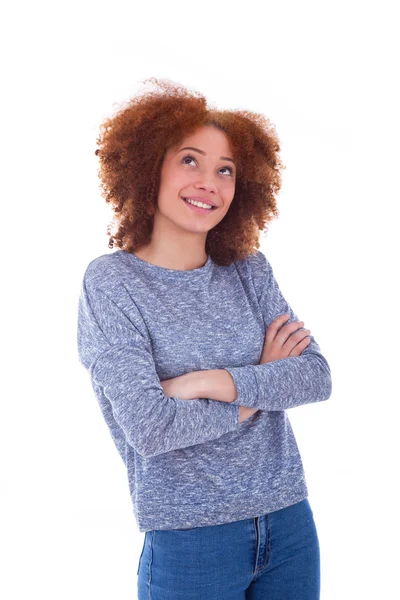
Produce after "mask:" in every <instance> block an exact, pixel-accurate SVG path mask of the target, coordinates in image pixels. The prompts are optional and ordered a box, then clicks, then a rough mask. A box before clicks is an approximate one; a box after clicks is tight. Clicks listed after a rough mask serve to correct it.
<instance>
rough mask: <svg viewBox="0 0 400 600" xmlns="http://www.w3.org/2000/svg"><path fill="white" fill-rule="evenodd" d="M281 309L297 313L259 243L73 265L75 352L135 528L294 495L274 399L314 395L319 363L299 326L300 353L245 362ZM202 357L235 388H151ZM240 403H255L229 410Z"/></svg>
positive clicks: (290, 445) (171, 525) (298, 475)
mask: <svg viewBox="0 0 400 600" xmlns="http://www.w3.org/2000/svg"><path fill="white" fill-rule="evenodd" d="M283 313H289V314H290V319H289V321H288V322H292V321H296V320H299V317H298V316H297V315H296V314H295V313H294V312H293V310H292V308H291V307H290V306H289V304H288V303H287V301H286V300H285V298H284V297H283V295H282V292H281V291H280V288H279V286H278V283H277V282H276V280H275V278H274V274H273V271H272V268H271V265H270V263H269V261H268V260H267V259H266V257H265V255H264V254H263V253H262V252H261V251H259V250H256V253H255V254H252V255H250V256H248V257H247V258H245V259H243V260H240V261H236V262H234V263H232V264H231V265H229V266H227V267H221V266H218V265H216V264H215V263H214V262H213V260H212V259H211V257H210V256H209V257H208V260H207V262H206V264H205V265H204V266H202V267H200V268H197V269H193V270H189V271H181V270H174V269H166V268H164V267H159V266H156V265H152V264H150V263H148V262H146V261H144V260H142V259H140V258H139V257H138V256H136V255H135V254H132V253H129V252H126V251H124V250H116V251H113V252H111V253H108V254H104V255H102V256H99V257H97V258H95V259H93V260H92V261H91V262H90V263H89V265H88V266H87V267H86V270H85V273H84V276H83V282H82V286H81V289H80V296H79V303H78V327H77V345H78V355H79V361H80V363H81V364H82V365H83V366H84V367H85V369H87V371H88V373H89V375H90V379H91V384H92V387H93V390H94V392H95V395H96V398H97V401H98V403H99V405H100V409H101V411H102V414H103V416H104V419H105V422H106V424H107V426H108V428H109V430H110V433H111V436H112V438H113V440H114V443H115V445H116V448H117V450H118V452H119V454H120V456H121V458H122V460H123V461H124V464H125V467H126V470H127V476H128V482H129V490H130V495H131V499H132V505H133V513H134V516H135V519H136V523H137V525H138V528H139V531H141V532H145V531H149V530H152V529H188V528H192V527H202V526H206V525H218V524H223V523H229V522H232V521H238V520H242V519H248V518H251V517H254V516H257V515H261V514H263V513H267V512H271V511H275V510H279V509H281V508H285V507H286V506H290V505H292V504H295V503H296V502H300V500H303V499H304V498H306V497H307V496H308V490H307V484H306V480H305V474H304V470H303V465H302V461H301V457H300V453H299V449H298V446H297V443H296V440H295V437H294V434H293V430H292V427H291V424H290V421H289V417H288V415H287V412H286V411H287V409H290V408H294V407H296V406H301V405H302V404H309V403H311V402H322V401H323V400H327V399H328V398H329V397H330V395H331V392H332V382H331V373H330V368H329V365H328V362H327V360H326V358H325V357H324V356H323V355H322V354H321V350H320V347H319V346H318V344H317V342H316V341H315V339H314V337H313V336H312V335H311V336H310V338H311V342H310V344H309V345H308V346H307V347H306V348H305V350H303V352H302V354H301V355H300V356H295V357H291V358H284V359H280V360H277V361H274V362H270V363H265V364H259V361H260V358H261V353H262V348H263V344H264V340H265V333H266V330H267V328H268V327H269V325H270V324H271V322H272V321H273V320H274V319H275V318H276V317H278V316H279V315H281V314H283ZM208 369H225V370H226V371H228V372H229V373H230V374H231V376H232V378H233V380H234V382H235V386H236V389H237V392H238V395H237V398H236V400H234V401H233V402H231V403H228V402H222V401H218V400H215V399H213V398H196V399H194V400H186V399H184V398H178V397H168V396H166V395H165V394H164V390H163V388H162V386H161V383H160V382H161V381H163V380H164V379H171V378H173V377H177V376H178V375H183V374H185V373H188V372H191V371H201V370H208ZM240 405H242V406H249V407H252V408H257V409H259V410H258V411H257V412H256V413H255V414H254V415H252V416H251V417H250V418H248V419H247V420H245V421H243V422H242V423H239V406H240Z"/></svg>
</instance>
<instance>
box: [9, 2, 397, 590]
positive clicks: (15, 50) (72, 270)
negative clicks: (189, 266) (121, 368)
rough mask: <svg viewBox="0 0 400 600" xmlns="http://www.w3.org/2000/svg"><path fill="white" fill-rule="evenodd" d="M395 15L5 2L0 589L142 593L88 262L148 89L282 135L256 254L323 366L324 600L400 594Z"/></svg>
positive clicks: (303, 411)
mask: <svg viewBox="0 0 400 600" xmlns="http://www.w3.org/2000/svg"><path fill="white" fill-rule="evenodd" d="M395 4H396V3H395V2H394V1H393V2H387V1H386V2H382V1H380V2H379V3H378V2H366V1H364V2H361V1H360V2H354V1H351V0H350V1H349V0H347V1H343V0H342V1H339V2H338V1H335V2H329V3H328V2H321V1H319V2H317V1H310V0H303V1H302V2H294V1H293V2H273V3H272V2H266V3H258V2H254V1H248V2H245V3H242V2H241V3H237V2H224V3H222V2H220V3H218V2H205V1H204V0H201V1H200V0H199V1H194V2H189V3H183V2H171V1H169V2H166V3H164V4H161V3H160V4H157V3H155V2H142V3H140V4H139V3H134V2H121V1H119V2H118V1H115V0H114V1H113V2H111V1H109V2H99V1H97V2H84V1H82V0H81V1H80V2H76V1H74V2H73V1H71V0H70V1H69V2H64V3H61V2H33V3H28V2H19V3H13V4H12V5H11V4H10V5H9V6H8V8H7V9H3V10H2V13H3V14H2V18H1V19H0V20H1V22H2V25H1V30H2V31H1V45H2V53H1V56H2V82H3V86H2V88H3V90H2V92H1V95H0V98H1V113H0V116H1V141H2V144H1V147H2V148H1V159H2V160H1V165H2V167H3V168H2V183H3V193H2V216H3V221H2V233H3V241H4V244H3V251H2V271H3V285H4V287H3V293H2V295H1V303H2V316H3V324H2V332H3V333H2V342H3V343H2V347H3V350H4V354H3V361H2V364H3V367H4V371H3V375H2V378H1V382H2V385H1V388H2V405H1V419H0V423H1V430H0V440H1V446H0V451H1V472H0V499H1V510H0V519H1V521H0V526H1V527H0V529H1V534H0V550H1V553H2V557H1V565H2V575H1V579H0V594H1V596H2V598H4V599H5V600H14V599H25V598H36V597H38V598H39V597H40V598H41V600H50V599H51V600H53V599H55V598H56V599H57V600H64V599H68V600H69V599H71V598H74V600H83V599H85V600H87V599H91V598H96V600H100V599H103V598H104V599H110V598H118V600H122V599H127V600H128V599H132V598H134V597H136V571H137V563H138V559H139V555H140V552H141V549H142V544H143V537H144V534H142V533H140V532H139V531H138V529H137V526H136V523H135V520H134V516H133V512H132V508H131V500H130V497H129V489H128V483H127V475H126V472H125V470H124V466H123V463H122V461H121V459H120V457H119V455H118V453H117V451H116V449H115V447H114V445H113V442H112V439H111V437H110V435H109V433H108V430H107V427H106V425H105V423H104V422H103V420H102V416H101V414H100V410H99V407H98V405H97V403H96V399H95V396H94V393H93V391H92V388H91V386H90V381H89V376H88V374H87V373H86V372H85V371H84V369H83V367H82V366H81V365H80V364H79V363H78V358H77V350H76V313H77V301H78V294H79V286H80V283H81V279H82V276H83V272H84V269H85V268H86V266H87V264H88V262H89V261H90V260H92V259H93V258H94V257H96V256H98V255H100V254H105V253H107V252H109V251H110V250H109V249H108V247H107V243H108V237H107V235H106V226H107V224H108V223H109V222H110V220H111V211H110V209H109V208H108V207H107V206H106V204H105V201H104V199H103V198H102V197H101V196H100V188H99V180H98V175H97V168H98V162H97V157H95V155H94V151H95V149H96V145H95V140H96V136H97V135H98V129H99V124H100V122H101V121H102V119H103V118H105V117H106V116H109V115H111V114H112V113H113V112H114V109H115V108H116V103H119V102H124V101H126V100H128V99H129V98H130V97H131V96H132V95H134V94H135V93H136V92H137V91H138V90H139V89H141V83H140V82H141V81H143V80H145V79H147V78H149V77H158V78H168V79H171V80H173V81H175V82H177V83H180V84H183V85H186V86H187V87H189V88H191V89H195V90H198V91H200V92H202V93H203V94H205V95H206V97H207V98H208V100H209V101H210V102H211V103H215V104H216V105H217V107H218V108H229V109H240V110H242V109H247V110H252V111H255V112H261V113H263V114H265V115H266V116H268V117H269V118H270V119H271V121H272V122H273V123H274V124H275V126H276V130H277V133H278V136H279V139H280V142H281V149H282V150H281V156H282V159H283V162H284V163H285V164H286V166H287V168H286V170H285V171H284V172H283V186H282V189H281V192H280V194H279V198H278V201H279V204H278V207H279V210H280V218H279V219H278V220H276V221H274V222H273V223H272V224H271V225H270V226H269V232H268V235H267V236H266V237H265V238H263V240H262V246H261V250H262V251H263V252H264V253H265V254H266V255H267V256H268V258H269V260H270V262H271V264H272V266H273V268H274V273H275V276H276V278H277V280H278V282H279V284H280V286H281V288H282V291H283V292H284V295H285V296H286V298H287V300H288V301H289V303H290V304H291V306H292V308H293V309H294V310H295V312H296V313H297V314H298V316H299V318H300V319H303V320H304V321H305V327H308V328H310V329H311V332H312V333H313V335H314V337H315V338H316V340H317V342H318V343H319V344H320V347H321V350H322V352H323V353H324V355H325V356H326V358H327V359H328V361H329V364H330V366H331V371H332V379H333V393H332V396H331V398H330V399H329V400H328V401H327V402H323V403H320V404H310V405H306V406H302V407H298V408H297V409H292V410H290V411H289V417H290V419H291V423H292V425H293V428H294V431H295V434H296V437H297V442H298V445H299V447H300V451H301V454H302V458H303V462H304V466H305V470H306V475H307V481H308V486H309V492H310V495H309V500H310V503H311V506H312V508H313V512H314V518H315V521H316V524H317V527H318V533H319V539H320V546H321V586H322V593H321V598H323V600H337V599H338V598H340V600H354V599H355V598H363V599H366V598H390V599H392V598H400V584H399V580H398V559H399V551H398V539H399V533H400V532H399V517H398V514H399V512H398V511H399V497H398V495H397V494H396V493H395V486H396V484H397V480H398V475H399V467H398V457H399V444H398V414H399V411H398V404H399V400H400V396H399V385H398V376H399V366H398V352H399V333H400V332H399V326H398V320H397V319H398V305H399V294H398V278H399V268H398V257H399V247H398V242H397V239H396V238H397V235H398V220H397V218H396V217H398V215H399V211H398V207H399V201H400V197H399V196H400V195H399V183H398V175H399V168H398V163H399V158H400V156H399V133H400V127H399V109H398V107H399V105H400V98H399V91H398V87H397V86H398V80H399V77H398V60H397V59H396V53H397V54H398V53H399V51H400V48H399V43H398V21H396V19H395ZM396 38H397V39H396Z"/></svg>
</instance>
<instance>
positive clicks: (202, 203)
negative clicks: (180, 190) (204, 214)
mask: <svg viewBox="0 0 400 600" xmlns="http://www.w3.org/2000/svg"><path fill="white" fill-rule="evenodd" d="M185 200H186V202H189V204H194V205H195V206H200V208H208V209H209V210H211V209H212V207H211V206H210V205H209V204H204V202H197V200H191V199H190V198H185Z"/></svg>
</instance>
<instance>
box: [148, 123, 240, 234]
mask: <svg viewBox="0 0 400 600" xmlns="http://www.w3.org/2000/svg"><path fill="white" fill-rule="evenodd" d="M187 147H190V149H187ZM188 155H190V156H188ZM235 180H236V167H235V164H234V162H233V156H232V151H231V148H230V144H229V138H228V137H227V135H226V134H225V133H224V132H223V131H221V130H219V129H217V128H216V127H213V126H211V125H204V126H202V127H201V128H199V129H198V130H197V131H196V132H195V133H194V134H192V135H190V136H187V137H186V138H184V139H183V140H182V141H181V142H180V143H179V145H177V146H175V147H174V148H170V149H169V150H168V151H167V152H166V154H165V157H164V162H163V165H162V169H161V179H160V190H159V195H158V209H157V212H156V218H159V217H160V216H161V215H162V217H163V218H164V219H165V218H166V219H169V220H170V221H172V222H174V224H175V225H176V226H178V227H180V228H182V229H184V230H186V231H190V232H193V233H207V232H208V231H209V230H210V229H212V228H213V227H215V226H216V225H217V224H218V223H219V222H220V221H221V220H222V219H223V218H224V216H225V215H226V213H227V212H228V210H229V207H230V205H231V202H232V200H233V196H234V194H235ZM196 196H197V197H200V198H202V199H203V202H204V203H205V204H207V202H208V201H209V202H210V203H212V204H213V205H215V207H214V208H210V209H207V210H204V211H198V210H196V209H193V208H192V206H191V205H189V204H188V203H186V202H185V201H184V200H183V199H182V198H188V197H189V198H194V197H196ZM157 213H158V214H157Z"/></svg>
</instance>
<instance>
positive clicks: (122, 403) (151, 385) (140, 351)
mask: <svg viewBox="0 0 400 600" xmlns="http://www.w3.org/2000/svg"><path fill="white" fill-rule="evenodd" d="M111 295H112V292H109V291H108V290H107V293H106V292H105V291H103V290H102V289H99V287H98V286H94V285H93V284H92V283H90V281H87V280H86V279H85V277H84V279H83V283H82V286H81V291H80V296H79V302H78V328H77V346H78V356H79V361H80V363H81V364H82V365H83V366H84V367H85V369H87V371H88V372H89V374H90V377H91V380H92V384H94V385H97V386H100V387H101V388H102V390H103V393H104V396H105V397H106V398H107V399H108V401H109V402H110V405H111V410H112V413H113V415H114V418H115V421H116V422H117V424H118V425H119V426H120V427H121V429H122V431H123V432H124V435H125V439H126V441H127V443H128V444H130V445H131V446H132V447H133V448H134V449H135V450H136V451H137V452H138V453H139V454H140V455H141V456H144V457H151V456H157V455H158V454H162V453H165V452H170V451H171V450H176V449H178V448H186V447H188V446H192V445H195V444H201V443H203V442H207V441H209V440H213V439H215V438H218V437H220V436H222V435H223V434H225V433H227V432H229V431H232V430H234V429H235V428H236V427H237V426H238V424H239V406H237V405H236V406H233V405H229V404H227V403H224V402H215V401H211V400H208V399H194V400H186V399H180V398H176V397H173V398H170V397H168V396H165V394H164V390H163V388H162V386H161V382H160V379H159V377H158V375H157V372H156V366H155V363H154V359H153V354H152V350H151V343H150V340H149V338H148V336H147V335H146V333H145V331H146V328H145V326H143V321H142V323H140V321H141V317H140V313H139V311H137V310H136V312H135V314H136V313H137V315H138V316H137V319H136V317H135V319H136V322H132V321H134V320H135V319H132V314H131V313H132V311H131V306H132V302H131V303H130V304H131V306H130V309H129V312H130V314H129V317H128V315H127V314H126V311H125V310H124V308H125V305H124V302H121V301H120V304H122V305H123V306H122V307H121V306H119V305H118V304H117V302H116V301H115V300H114V299H113V298H112V297H110V296H111Z"/></svg>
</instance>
